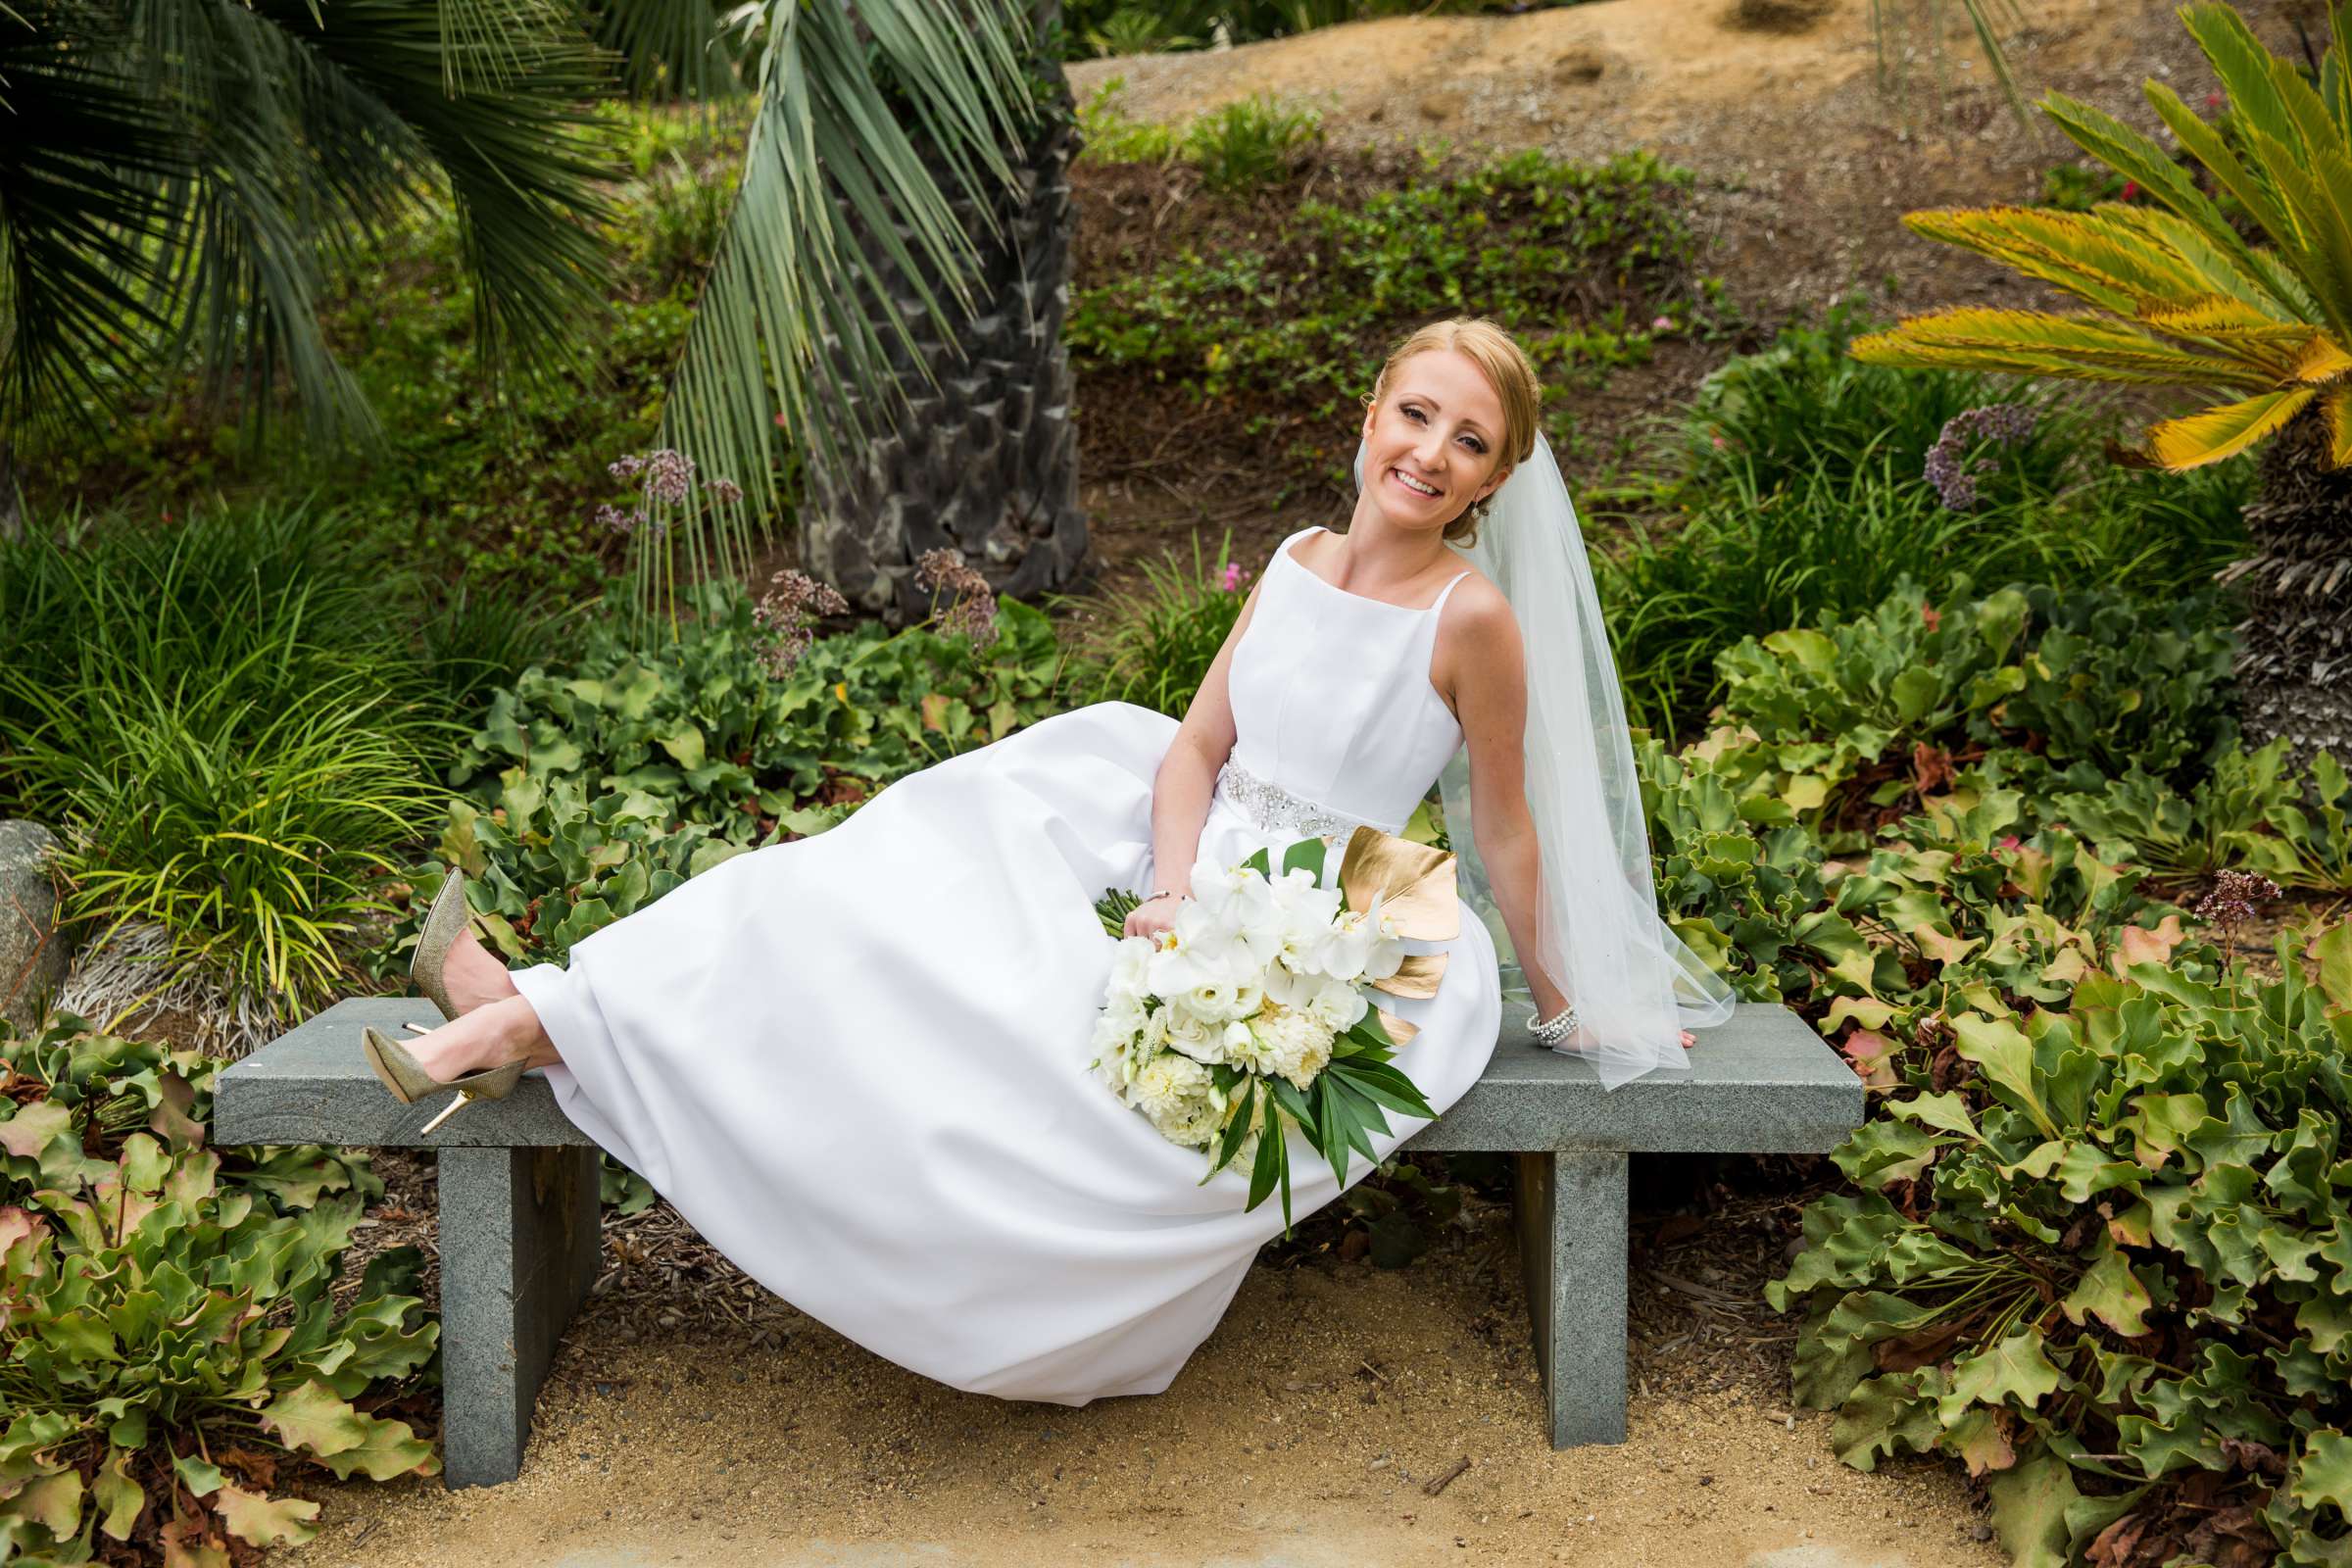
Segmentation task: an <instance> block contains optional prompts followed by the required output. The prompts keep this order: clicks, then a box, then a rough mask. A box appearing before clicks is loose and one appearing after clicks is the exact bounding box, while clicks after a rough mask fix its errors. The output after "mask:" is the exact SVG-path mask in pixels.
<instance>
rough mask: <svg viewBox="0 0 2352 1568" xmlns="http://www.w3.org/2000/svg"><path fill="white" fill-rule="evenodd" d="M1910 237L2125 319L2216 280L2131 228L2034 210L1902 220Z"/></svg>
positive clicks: (1933, 211) (1951, 211) (1946, 212)
mask: <svg viewBox="0 0 2352 1568" xmlns="http://www.w3.org/2000/svg"><path fill="white" fill-rule="evenodd" d="M1903 226H1904V227H1906V228H1908V229H1910V230H1911V231H1912V232H1913V233H1915V234H1923V235H1925V236H1927V237H1928V238H1930V239H1939V240H1942V241H1944V242H1945V243H1947V244H1952V245H1959V246H1963V247H1965V248H1967V249H1969V250H1972V251H1975V252H1977V253H1978V254H1979V255H1982V256H1989V257H1991V258H1992V259H1993V260H1994V261H1996V262H2000V263H2002V264H2003V265H2005V266H2008V267H2012V268H2015V269H2016V270H2018V271H2021V272H2024V273H2025V274H2027V275H2028V276H2030V277H2037V278H2040V279H2041V280H2042V281H2043V282H2046V283H2051V284H2054V285H2056V286H2057V287H2059V288H2062V289H2064V290H2066V291H2067V292H2068V293H2069V294H2073V295H2075V296H2077V297H2078V298H2081V299H2084V300H2087V301H2089V302H2090V303H2091V304H2093V305H2097V306H2101V307H2103V308H2105V309H2107V310H2110V311H2114V312H2115V313H2117V314H2118V315H2121V316H2130V315H2131V314H2132V313H2133V310H2134V308H2135V307H2136V305H2137V303H2138V302H2139V301H2140V300H2143V299H2148V298H2157V299H2168V298H2175V297H2181V296H2187V295H2195V294H2206V293H2211V292H2213V288H2214V280H2213V279H2212V278H2210V277H2208V276H2206V275H2205V274H2204V273H2202V272H2200V271H2199V270H2197V269H2196V268H2194V267H2192V266H2191V265H2189V264H2188V263H2187V262H2186V261H2185V260H2183V259H2182V257H2181V256H2180V252H2178V251H2177V250H2174V249H2172V248H2170V247H2168V246H2164V245H2160V244H2155V243H2151V242H2150V241H2149V239H2148V238H2147V237H2146V236H2145V235H2144V234H2142V233H2141V232H2139V231H2138V230H2137V229H2136V227H2134V226H2133V225H2131V224H2126V223H2118V222H2116V221H2113V220H2112V219H2109V218H2106V217H2103V216H2101V215H2099V214H2096V213H2062V212H2051V211H2046V210H2044V209H2041V208H2037V207H1984V208H1930V209H1928V210H1926V211H1924V212H1916V213H1905V214H1904V215H1903Z"/></svg>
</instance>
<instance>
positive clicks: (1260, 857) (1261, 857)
mask: <svg viewBox="0 0 2352 1568" xmlns="http://www.w3.org/2000/svg"><path fill="white" fill-rule="evenodd" d="M1241 863H1242V864H1243V865H1246V866H1248V867H1250V869H1251V870H1253V871H1255V872H1256V873H1257V874H1258V875H1259V876H1271V875H1272V873H1271V872H1269V871H1268V870H1267V869H1266V865H1267V861H1266V852H1265V848H1264V846H1262V845H1261V846H1259V847H1258V848H1257V849H1255V850H1252V851H1251V852H1250V854H1249V855H1248V856H1246V857H1244V858H1243V859H1242V861H1241Z"/></svg>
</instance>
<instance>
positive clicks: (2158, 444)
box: [2148, 386, 2320, 469]
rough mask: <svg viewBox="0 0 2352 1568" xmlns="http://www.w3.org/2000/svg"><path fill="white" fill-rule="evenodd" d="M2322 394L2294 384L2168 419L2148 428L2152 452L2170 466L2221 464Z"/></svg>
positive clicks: (2274, 429)
mask: <svg viewBox="0 0 2352 1568" xmlns="http://www.w3.org/2000/svg"><path fill="white" fill-rule="evenodd" d="M2319 395H2320V393H2319V389H2318V388H2317V387H2308V386H2303V387H2294V388H2290V389H2289V390H2287V391H2284V392H2265V393H2263V394H2262V395H2261V396H2259V397H2251V398H2247V399H2246V400H2245V401H2244V402H2242V403H2226V404H2223V405H2222V406H2221V407H2220V408H2214V409H2204V410H2200V411H2199V412H2197V413H2195V414H2189V415H2183V416H2182V417H2180V418H2178V419H2167V420H2165V421H2164V422H2163V423H2161V424H2156V425H2151V426H2150V427H2149V429H2148V450H2149V452H2150V453H2152V454H2153V455H2154V456H2155V459H2156V461H2157V462H2159V463H2161V464H2163V465H2164V466H2166V467H2168V468H2175V469H2179V468H2195V467H2201V466H2204V465H2206V464H2208V463H2219V462H2221V461H2222V459H2224V458H2232V457H2235V456H2237V454H2239V453H2240V452H2243V451H2245V450H2246V448H2248V447H2250V446H2252V445H2253V444H2254V443H2255V442H2257V441H2260V440H2261V439H2262V438H2263V437H2265V436H2267V435H2270V434H2271V433H2273V432H2274V431H2276V430H2278V429H2279V428H2280V427H2281V426H2283V425H2284V424H2285V423H2286V422H2287V421H2288V420H2289V419H2292V418H2293V417H2295V416H2296V415H2298V414H2300V413H2302V412H2303V410H2304V408H2305V406H2306V405H2308V404H2309V403H2310V402H2311V400H2312V399H2313V398H2316V397H2318V396H2319Z"/></svg>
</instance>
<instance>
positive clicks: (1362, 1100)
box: [1324, 1068, 1389, 1180]
mask: <svg viewBox="0 0 2352 1568" xmlns="http://www.w3.org/2000/svg"><path fill="white" fill-rule="evenodd" d="M1330 1071H1331V1070H1330V1069H1329V1068H1325V1069H1324V1074H1325V1076H1326V1077H1329V1076H1330ZM1331 1096H1332V1101H1333V1103H1334V1106H1335V1108H1334V1111H1333V1114H1334V1115H1335V1116H1336V1117H1337V1118H1338V1119H1339V1136H1340V1138H1341V1139H1342V1140H1343V1141H1344V1142H1345V1143H1346V1144H1347V1145H1348V1147H1349V1148H1352V1149H1354V1150H1355V1151H1356V1152H1358V1153H1361V1154H1362V1155H1363V1156H1364V1157H1365V1158H1366V1159H1371V1160H1377V1159H1379V1158H1380V1154H1379V1153H1378V1152H1377V1151H1375V1150H1374V1149H1373V1147H1372V1139H1371V1136H1370V1134H1371V1129H1373V1128H1375V1127H1377V1128H1379V1129H1380V1130H1381V1131H1382V1132H1384V1133H1385V1132H1387V1131H1388V1130H1389V1119H1388V1117H1386V1116H1384V1115H1382V1114H1381V1111H1380V1107H1379V1106H1378V1105H1377V1104H1374V1103H1372V1101H1371V1100H1370V1099H1369V1098H1368V1097H1366V1096H1365V1095H1364V1094H1363V1092H1362V1091H1360V1090H1358V1089H1357V1088H1356V1087H1355V1086H1354V1085H1353V1084H1351V1083H1349V1082H1348V1080H1347V1079H1346V1078H1333V1079H1332V1080H1331ZM1341 1152H1342V1153H1343V1154H1345V1153H1346V1150H1345V1149H1343V1150H1342V1151H1341ZM1346 1168H1347V1167H1346V1164H1345V1162H1344V1161H1337V1162H1334V1164H1333V1165H1332V1169H1334V1170H1335V1171H1345V1169H1346ZM1342 1179H1343V1180H1345V1177H1343V1178H1342Z"/></svg>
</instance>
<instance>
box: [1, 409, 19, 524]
mask: <svg viewBox="0 0 2352 1568" xmlns="http://www.w3.org/2000/svg"><path fill="white" fill-rule="evenodd" d="M24 537H25V496H24V492H23V491H22V490H20V489H19V488H18V487H17V444H16V443H15V442H13V441H11V440H10V439H9V438H8V437H7V436H5V435H0V541H6V542H9V543H12V544H13V543H14V542H16V541H17V540H19V539H22V538H24Z"/></svg>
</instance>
